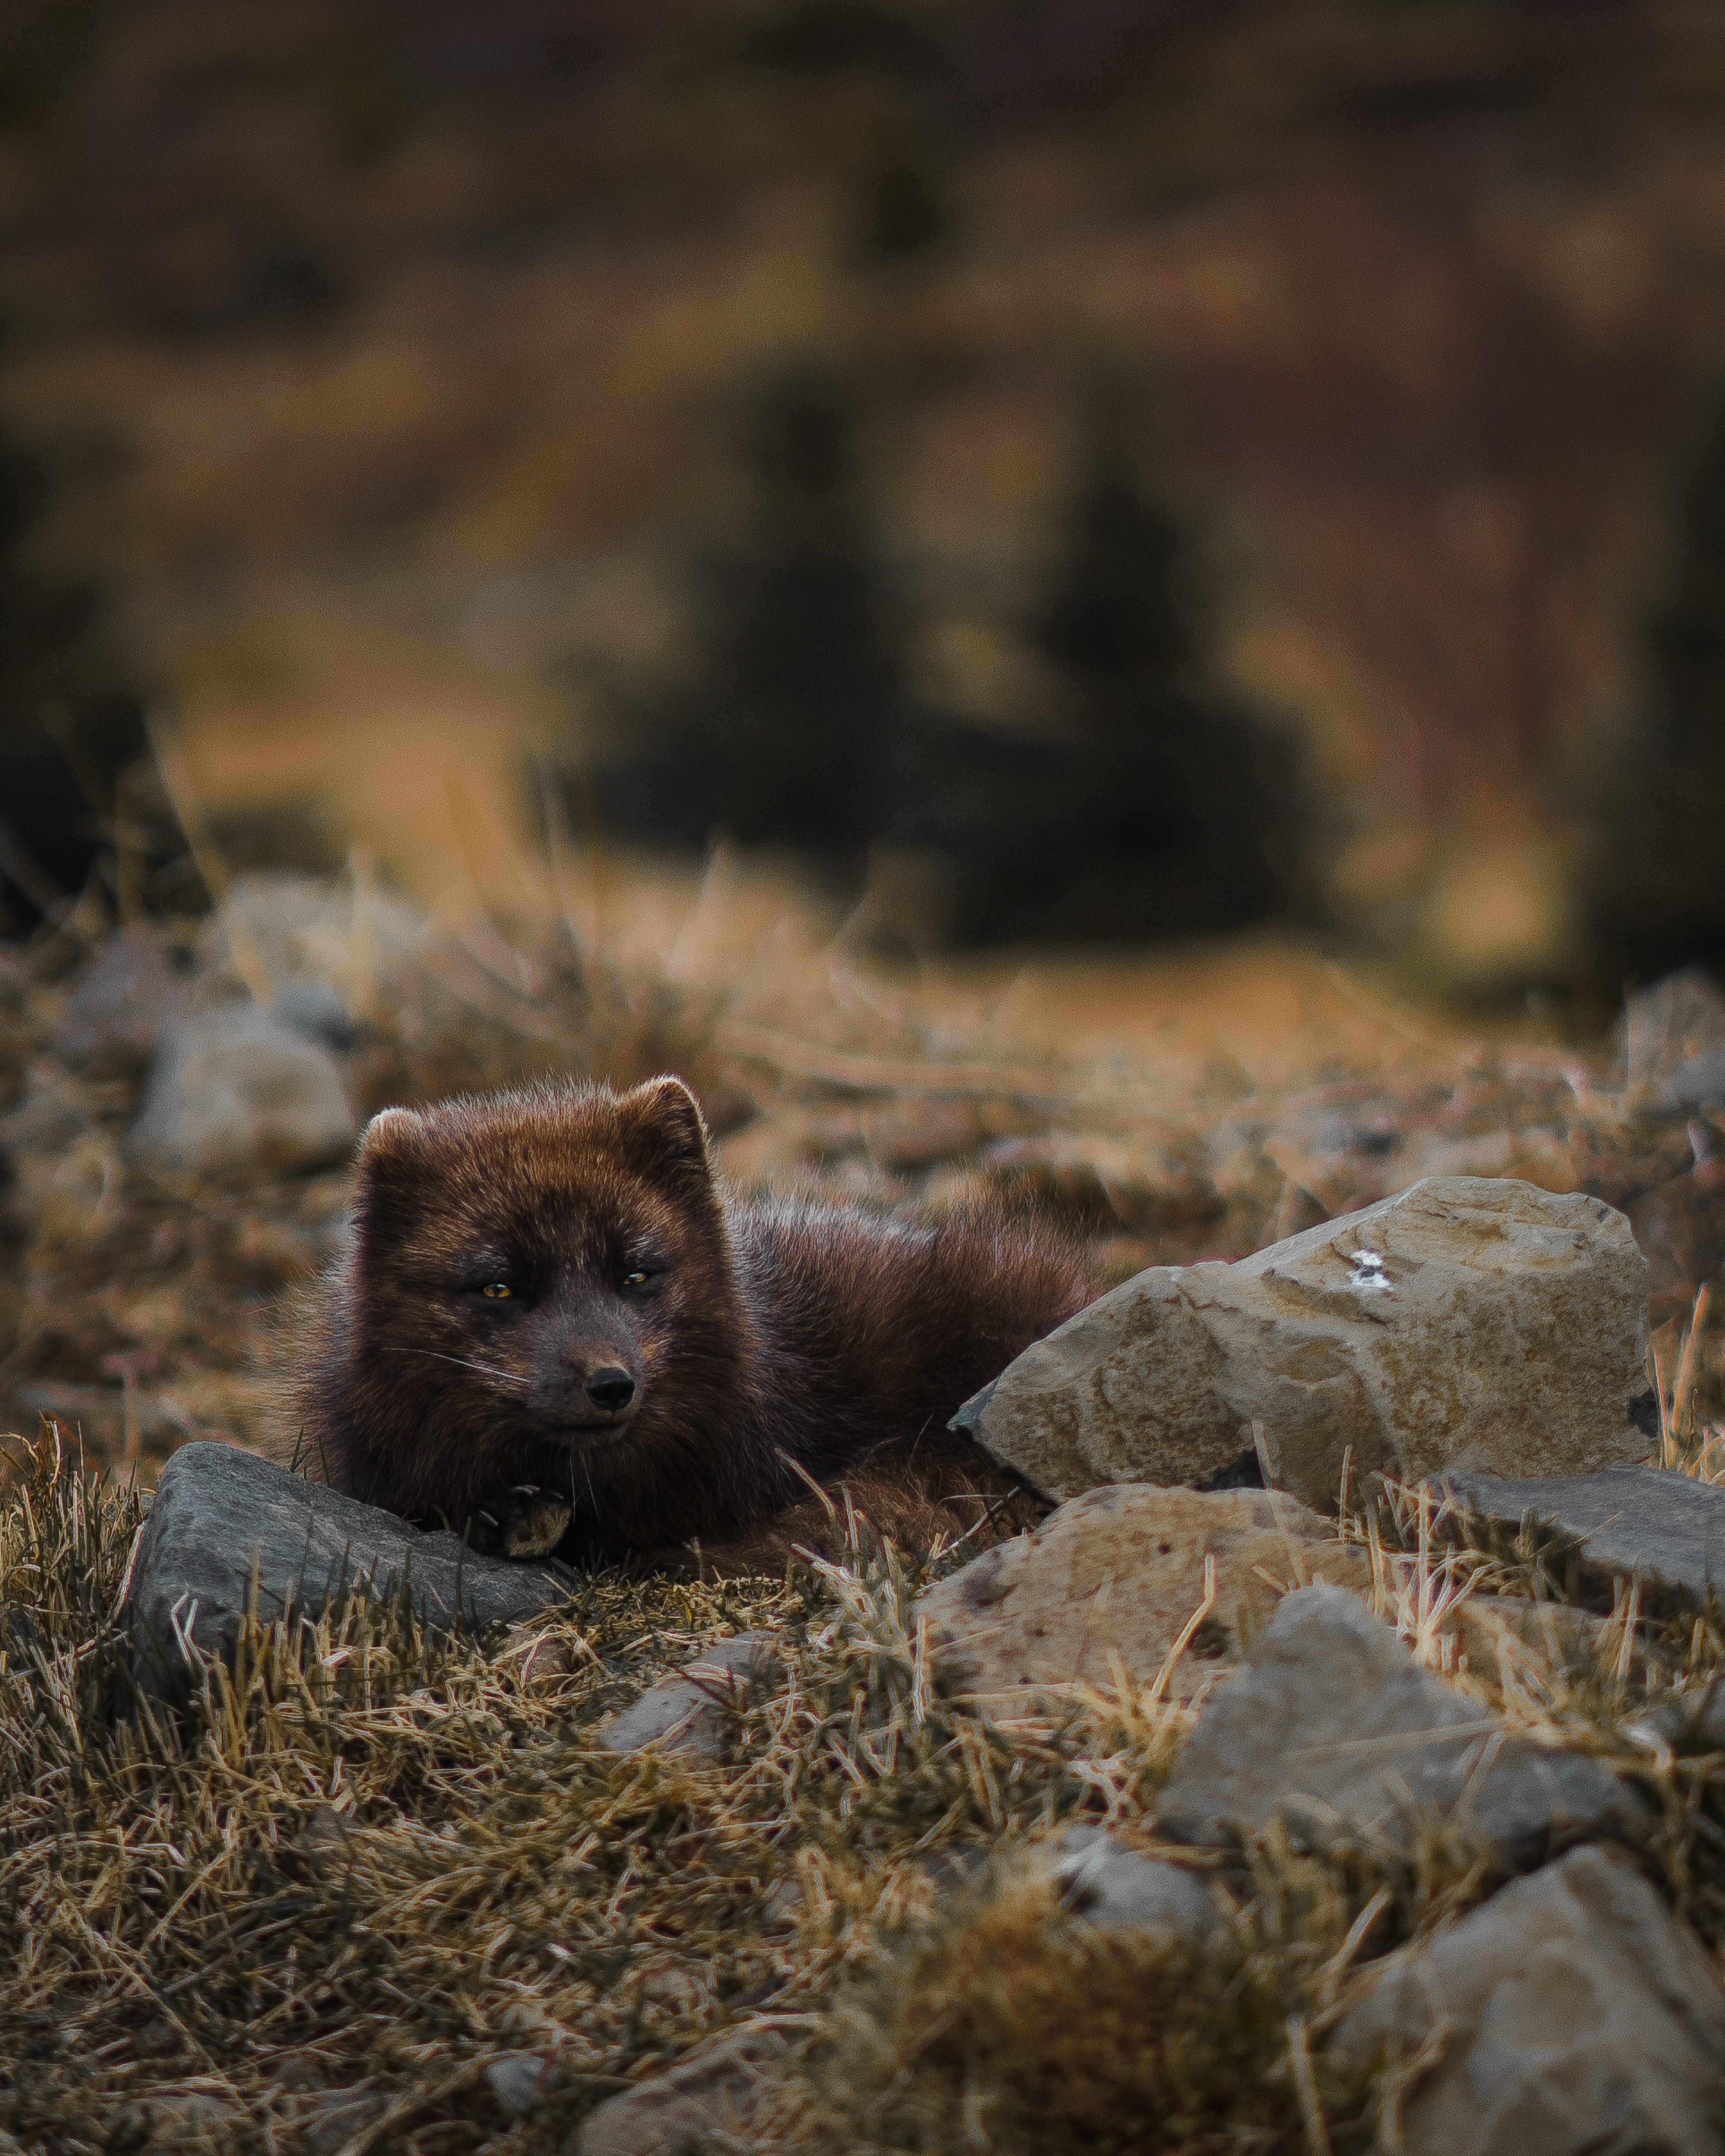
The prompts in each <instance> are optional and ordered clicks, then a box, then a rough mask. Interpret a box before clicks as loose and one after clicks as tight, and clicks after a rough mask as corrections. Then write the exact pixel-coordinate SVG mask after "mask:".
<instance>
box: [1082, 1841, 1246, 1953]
mask: <svg viewBox="0 0 1725 2156" xmlns="http://www.w3.org/2000/svg"><path fill="white" fill-rule="evenodd" d="M1058 1847H1059V1849H1060V1852H1061V1855H1060V1862H1059V1863H1058V1864H1057V1865H1056V1866H1055V1872H1054V1876H1055V1882H1056V1884H1057V1885H1058V1886H1059V1888H1060V1899H1061V1900H1062V1901H1063V1902H1065V1905H1066V1907H1068V1908H1069V1909H1070V1910H1071V1911H1072V1912H1074V1914H1075V1915H1077V1916H1081V1917H1083V1918H1084V1919H1085V1920H1086V1922H1088V1923H1091V1924H1095V1925H1096V1926H1098V1927H1099V1928H1101V1929H1102V1930H1104V1931H1155V1932H1170V1933H1175V1934H1177V1935H1178V1937H1179V1938H1187V1939H1204V1938H1209V1937H1211V1935H1212V1934H1213V1933H1214V1932H1216V1931H1217V1930H1218V1929H1219V1927H1220V1926H1221V1925H1222V1923H1223V1922H1224V1921H1225V1919H1224V1916H1223V1913H1222V1911H1221V1909H1220V1908H1219V1907H1218V1905H1217V1902H1216V1897H1215V1896H1214V1893H1213V1892H1211V1890H1210V1888H1209V1886H1208V1884H1207V1883H1206V1882H1205V1881H1204V1880H1202V1879H1200V1878H1199V1876H1197V1874H1196V1873H1195V1872H1191V1871H1183V1870H1182V1869H1181V1868H1180V1866H1178V1864H1168V1863H1164V1862H1162V1861H1159V1860H1158V1859H1157V1858H1156V1857H1153V1856H1138V1855H1137V1852H1136V1851H1132V1850H1130V1849H1123V1848H1122V1846H1121V1845H1120V1844H1119V1843H1118V1842H1117V1841H1112V1840H1110V1839H1109V1837H1108V1835H1107V1833H1106V1830H1105V1829H1103V1828H1101V1827H1099V1826H1075V1827H1073V1828H1072V1829H1071V1830H1070V1831H1069V1832H1068V1833H1066V1834H1065V1835H1062V1836H1061V1837H1060V1842H1059V1844H1058Z"/></svg>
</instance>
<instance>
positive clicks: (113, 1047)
mask: <svg viewBox="0 0 1725 2156" xmlns="http://www.w3.org/2000/svg"><path fill="white" fill-rule="evenodd" d="M186 1009H187V996H186V991H185V988H183V987H182V984H181V983H179V982H178V981H177V980H176V979H175V978H174V976H173V973H172V971H171V969H170V968H169V966H168V962H167V959H166V958H165V957H163V956H162V947H161V945H160V944H158V943H157V941H156V939H155V937H153V936H151V933H150V932H149V931H148V929H146V928H142V927H131V928H126V929H122V930H121V932H120V934H119V935H117V936H116V937H115V938H114V940H113V942H110V944H109V945H108V947H107V948H106V949H105V951H104V952H102V954H101V956H100V957H99V958H98V959H97V960H96V961H95V964H94V965H92V966H91V967H90V969H89V971H88V972H87V973H85V976H84V978H83V979H82V980H81V981H80V983H78V986H77V988H75V989H74V991H73V994H72V999H71V1001H70V1002H69V1004H67V1006H66V1013H65V1016H64V1018H63V1019H61V1020H60V1023H59V1028H58V1029H57V1030H56V1032H55V1034H54V1039H53V1040H52V1041H51V1043H50V1044H49V1045H50V1046H51V1047H52V1049H53V1050H54V1054H55V1055H56V1056H58V1057H59V1060H60V1061H61V1062H62V1063H68V1064H70V1065H72V1066H73V1068H74V1070H87V1071H89V1072H90V1074H91V1075H92V1076H95V1077H100V1078H108V1077H126V1078H130V1077H135V1076H136V1075H138V1074H139V1073H140V1072H141V1071H142V1070H143V1069H144V1068H145V1066H146V1065H147V1064H148V1062H149V1060H150V1058H151V1055H154V1054H155V1052H156V1044H157V1040H158V1039H160V1038H161V1037H162V1034H163V1033H164V1032H165V1031H166V1030H167V1028H168V1027H170V1026H172V1025H173V1024H175V1023H176V1022H177V1021H178V1020H179V1019H182V1018H183V1017H184V1016H185V1014H186Z"/></svg>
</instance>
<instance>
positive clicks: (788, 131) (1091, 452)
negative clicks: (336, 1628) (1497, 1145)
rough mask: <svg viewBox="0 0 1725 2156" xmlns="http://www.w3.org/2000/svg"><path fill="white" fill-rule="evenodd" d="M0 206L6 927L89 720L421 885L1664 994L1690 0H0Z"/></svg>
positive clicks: (1697, 726) (110, 784)
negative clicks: (819, 900) (628, 881)
mask: <svg viewBox="0 0 1725 2156" xmlns="http://www.w3.org/2000/svg"><path fill="white" fill-rule="evenodd" d="M0 217H3V225H4V234H5V244H4V250H3V268H0V310H3V323H4V329H5V335H6V347H5V362H4V367H3V372H0V416H3V421H4V426H5V429H6V444H7V446H6V449H5V459H4V469H3V471H0V547H3V550H4V551H3V555H0V729H3V731H0V758H9V759H10V761H9V762H0V816H3V818H4V819H5V829H4V831H3V832H0V839H3V841H4V851H3V858H0V875H4V876H5V877H6V879H7V885H6V887H7V891H8V893H9V898H8V904H9V906H10V908H11V913H10V916H9V920H10V926H11V932H13V933H16V934H23V933H27V932H28V931H29V928H30V926H31V922H32V921H33V918H34V917H35V916H38V915H39V914H41V912H42V911H44V908H49V909H51V908H52V906H54V905H55V904H57V903H64V902H66V901H68V900H69V898H71V897H75V896H76V885H77V881H78V877H79V875H80V873H81V872H82V870H80V862H82V861H85V859H86V857H85V855H80V853H79V850H78V846H79V844H80V843H86V844H93V843H94V842H95V841H94V839H93V836H92V833H93V831H94V829H95V826H96V825H100V824H102V823H103V819H107V820H106V825H105V838H106V841H107V842H108V844H109V847H110V854H111V852H112V850H113V848H112V841H113V837H114V832H115V830H116V829H120V830H121V838H122V843H121V848H120V851H121V855H122V857H123V856H124V855H125V854H126V844H127V843H130V842H129V841H127V840H126V836H125V834H126V832H127V831H131V830H136V831H141V830H142V829H143V825H144V824H146V823H147V820H148V815H147V810H148V801H147V798H146V797H147V796H148V793H149V788H148V787H147V785H146V784H144V782H143V781H141V780H138V781H136V784H137V786H138V787H139V788H141V791H139V792H137V793H136V804H135V813H134V810H133V809H129V808H128V806H127V801H128V798H131V797H128V796H127V794H126V784H127V783H132V782H127V781H126V779H125V773H126V770H127V769H128V768H129V767H130V766H129V764H128V759H129V758H130V759H134V760H135V759H136V757H138V756H139V755H140V754H141V753H144V752H146V747H147V745H146V744H145V745H144V747H141V743H143V736H142V734H141V731H140V723H141V715H142V714H144V713H146V711H147V712H148V713H150V714H151V715H153V718H154V721H155V724H156V726H157V736H158V738H159V739H160V738H164V737H169V736H171V737H172V738H174V739H175V740H177V741H181V742H183V747H184V759H183V772H182V784H183V785H184V786H189V787H191V788H194V789H195V791H196V793H197V796H198V799H199V801H200V802H201V803H202V804H203V809H204V811H205V813H206V814H207V816H208V819H209V823H210V826H211V830H212V834H213V839H214V840H215V842H216V843H217V844H218V845H219V846H220V847H221V848H222V849H223V850H224V851H225V852H226V854H227V855H228V856H229V857H231V859H232V860H234V861H235V862H236V863H239V864H240V865H244V864H246V863H248V862H256V861H264V862H268V861H273V860H281V861H287V862H298V863H301V864H309V865H318V864H319V863H320V862H322V861H327V862H329V863H331V864H334V863H338V862H339V861H341V860H342V859H344V858H345V857H346V855H347V851H348V849H349V848H350V846H352V844H354V843H356V842H357V843H359V844H362V845H363V846H365V847H367V848H368V849H370V850H372V853H373V854H374V855H375V856H376V857H377V860H378V862H379V864H380V865H381V867H382V870H383V871H384V872H385V873H386V874H387V875H390V876H393V877H394V878H395V879H396V880H398V881H399V882H400V883H402V884H403V885H404V886H405V887H407V888H408V890H410V891H413V892H414V893H415V894H416V895H418V896H439V895H441V894H444V893H453V894H456V895H457V896H458V897H459V898H461V900H462V902H470V900H471V898H472V897H473V896H475V894H477V895H478V896H480V898H482V899H483V900H485V902H487V903H489V904H492V905H501V904H508V903H513V902H516V901H517V900H518V899H519V898H520V897H521V896H523V895H525V894H526V892H527V891H529V890H530V888H531V887H535V879H536V878H537V877H539V876H540V875H541V874H542V864H543V862H544V861H545V860H546V858H547V853H548V852H551V853H555V852H556V850H557V849H558V848H559V847H565V846H566V847H567V848H570V849H576V848H585V849H586V850H588V853H589V854H591V853H592V851H593V850H594V848H595V847H598V848H603V849H604V850H607V851H608V853H609V854H611V855H613V856H614V857H615V858H616V859H618V860H620V861H623V862H625V863H627V862H630V861H635V860H643V861H649V862H660V863H663V864H666V865H668V870H669V872H672V873H680V872H681V868H680V865H686V864H689V863H692V862H693V861H695V860H697V859H698V857H699V856H700V855H701V851H702V850H703V848H704V847H705V846H706V844H707V843H708V841H709V839H711V838H712V837H715V836H716V837H721V838H726V839H730V840H732V841H733V842H735V843H737V844H739V845H740V846H742V849H743V850H744V854H745V858H746V859H751V858H755V857H758V858H759V859H760V860H762V861H763V862H766V863H768V864H770V865H772V866H773V868H774V869H775V870H778V869H788V870H789V871H790V872H791V873H792V874H793V875H803V876H807V877H809V878H810V879H812V880H814V884H815V885H816V887H818V888H819V890H821V891H823V892H824V893H825V894H826V895H827V896H828V897H829V900H830V901H832V902H834V903H835V904H839V905H841V906H849V905H850V904H852V903H853V902H854V901H856V900H857V899H858V898H859V897H860V898H861V899H862V901H863V904H864V909H865V921H866V922H867V923H868V925H869V929H870V933H871V934H872V935H873V937H874V939H875V943H876V945H877V947H878V948H879V949H880V951H882V952H884V953H886V954H887V955H889V956H895V955H899V954H901V953H904V952H916V951H918V950H922V949H924V948H934V949H937V950H942V949H944V950H947V951H957V950H972V949H978V950H984V951H986V950H987V949H988V948H989V947H992V946H996V945H1002V944H1004V945H1006V946H1009V947H1012V948H1013V949H1014V950H1016V949H1018V948H1019V947H1022V946H1025V945H1042V946H1045V947H1055V948H1059V949H1064V950H1068V951H1075V950H1076V951H1083V950H1087V949H1090V948H1091V947H1094V946H1096V945H1097V944H1098V943H1103V944H1107V945H1111V946H1117V947H1119V946H1123V947H1126V948H1127V949H1128V950H1136V949H1138V948H1140V947H1147V946H1149V945H1152V944H1153V943H1155V942H1158V941H1163V942H1166V940H1167V939H1168V938H1169V937H1177V938H1185V939H1189V938H1191V937H1205V936H1210V935H1217V934H1224V933H1226V934H1239V933H1242V932H1249V933H1261V932H1264V931H1265V930H1266V927H1268V928H1270V929H1276V930H1280V931H1282V932H1286V933H1290V934H1292V935H1295V936H1300V937H1307V939H1312V938H1316V939H1317V940H1318V941H1319V942H1320V943H1327V945H1329V946H1331V947H1335V948H1337V949H1340V950H1343V951H1345V952H1349V953H1351V954H1353V955H1355V956H1357V957H1359V958H1361V959H1362V960H1366V959H1371V960H1375V961H1377V962H1380V963H1381V964H1383V965H1384V966H1385V967H1386V968H1391V969H1393V972H1394V976H1395V978H1398V979H1399V981H1400V982H1402V983H1404V985H1407V986H1409V988H1412V989H1413V990H1414V991H1416V992H1418V993H1421V994H1424V995H1425V996H1427V997H1428V998H1447V999H1449V1000H1450V1001H1451V1002H1452V1003H1453V1002H1455V1001H1457V1000H1458V999H1459V1000H1461V1001H1462V1002H1466V1003H1467V1004H1470V1005H1471V1007H1473V1008H1474V1009H1485V1008H1488V1007H1496V1008H1497V1009H1502V1010H1507V1009H1522V1007H1523V1006H1524V1005H1525V1004H1526V1003H1527V998H1530V997H1532V998H1533V999H1534V1008H1535V1009H1536V1010H1537V1011H1538V1012H1539V1013H1542V1014H1544V1016H1545V1018H1546V1019H1547V1020H1548V1022H1549V1023H1551V1024H1554V1025H1558V1026H1561V1027H1565V1028H1573V1029H1584V1028H1585V1027H1586V1026H1587V1025H1588V1024H1591V1023H1594V1022H1595V1020H1596V1019H1599V1017H1602V1016H1603V1015H1604V1014H1605V1013H1606V1011H1607V1010H1608V1009H1609V1007H1610V1006H1612V1005H1614V1004H1615V1000H1616V998H1617V995H1618V993H1619V991H1620V986H1621V983H1622V982H1623V981H1624V979H1625V978H1649V977H1651V975H1652V974H1653V973H1656V972H1659V971H1661V970H1664V969H1665V968H1667V967H1669V966H1671V965H1672V964H1675V963H1679V962H1683V961H1685V960H1686V959H1691V958H1701V959H1703V960H1705V959H1709V958H1712V957H1717V955H1718V953H1719V949H1720V947H1721V945H1722V944H1725V865H1722V860H1721V856H1720V850H1719V847H1718V845H1717V833H1718V831H1719V829H1720V827H1721V819H1722V818H1725V417H1722V412H1725V408H1722V406H1721V405H1720V403H1719V401H1718V398H1717V393H1716V392H1715V391H1714V390H1713V388H1712V386H1711V384H1712V369H1713V368H1714V367H1715V366H1716V365H1717V362H1718V360H1719V358H1720V356H1721V352H1722V350H1725V276H1722V270H1725V9H1722V8H1719V7H1717V6H1708V5H1704V4H1696V5H1680V4H1658V5H1653V4H1650V5H1645V6H1643V5H1635V4H1630V0H1617V4H1609V5H1607V4H1589V0H1562V4H1556V0H1550V3H1549V4H1548V3H1547V0H1513V3H1512V0H1498V4H1495V5H1492V4H1474V5H1468V4H1439V3H1438V0H1426V4H1414V0H1403V3H1402V4H1389V0H1379V3H1378V4H1366V0H1356V4H1352V5H1349V4H1343V0H1333V4H1323V0H1137V4H1127V3H1126V0H700V3H698V0H630V4H628V5H624V4H620V0H562V4H561V5H553V4H551V0H487V4H486V5H485V6H484V7H480V6H479V5H477V4H475V0H417V4H413V5H408V4H407V0H341V4H336V0H271V4H269V5H264V4H260V3H259V4H254V0H131V4H129V5H127V6H125V7H121V6H119V5H117V4H110V0H5V5H4V7H3V9H0ZM56 760H57V761H56ZM67 773H70V778H68V777H67ZM57 788H58V789H59V790H58V791H57V790H56V789H57ZM67 803H72V804H73V805H71V806H68V805H67ZM79 804H81V805H79ZM128 815H132V817H133V822H132V824H127V822H126V819H127V817H128ZM56 819H59V820H58V822H57V821H56ZM61 824H70V825H74V826H76V827H77V828H76V830H75V831H74V833H73V836H72V838H71V839H66V838H65V836H64V833H63V832H62V831H61V829H60V825H61ZM80 834H81V838H80ZM134 851H135V854H136V865H135V868H134V870H133V871H132V872H131V882H130V884H127V885H126V888H125V889H118V888H116V890H115V891H113V892H112V893H111V894H110V896H112V897H113V901H114V903H115V905H116V908H117V909H118V910H120V911H125V910H126V907H127V906H150V905H160V906H170V905H172V904H173V903H174V902H176V901H175V897H174V893H173V891H172V889H170V888H168V886H167V885H166V884H162V885H160V886H159V887H157V886H156V885H151V882H150V876H151V875H152V874H157V872H158V869H159V867H160V865H159V864H158V868H157V869H152V867H151V860H152V859H153V856H152V855H151V847H150V843H149V842H148V841H147V840H146V838H144V837H142V836H138V837H137V838H136V846H135V848H134ZM171 851H172V850H171V849H166V850H163V852H162V858H163V860H166V859H167V853H168V852H171ZM86 865H87V863H86ZM160 874H162V875H166V874H167V870H165V869H161V870H160ZM109 880H110V884H112V883H114V882H115V875H114V872H113V871H112V870H111V869H110V871H109ZM119 881H120V883H121V884H126V871H125V870H124V866H123V860H122V870H121V875H120V877H119ZM187 902H189V901H187ZM1087 978H1088V977H1087ZM1099 993H1106V991H1105V990H1104V991H1099Z"/></svg>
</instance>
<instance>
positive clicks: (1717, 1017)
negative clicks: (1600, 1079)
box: [1617, 966, 1725, 1114]
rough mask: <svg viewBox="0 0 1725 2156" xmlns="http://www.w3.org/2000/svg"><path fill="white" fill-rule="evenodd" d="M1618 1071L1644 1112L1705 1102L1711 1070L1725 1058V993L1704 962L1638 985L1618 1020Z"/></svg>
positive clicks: (1624, 1084) (1676, 1108)
mask: <svg viewBox="0 0 1725 2156" xmlns="http://www.w3.org/2000/svg"><path fill="white" fill-rule="evenodd" d="M1617 1056H1618V1075H1619V1076H1620V1079H1621V1080H1622V1082H1623V1086H1624V1088H1625V1091H1627V1092H1629V1093H1631V1094H1635V1095H1640V1096H1641V1100H1640V1104H1639V1105H1640V1106H1641V1109H1642V1112H1644V1113H1645V1112H1647V1111H1649V1110H1651V1111H1652V1112H1654V1113H1655V1114H1657V1113H1660V1112H1661V1111H1663V1112H1666V1113H1675V1112H1677V1111H1678V1110H1679V1109H1680V1107H1681V1105H1682V1104H1683V1102H1684V1101H1685V1100H1688V1101H1692V1102H1693V1104H1694V1105H1696V1106H1704V1105H1706V1102H1707V1096H1708V1092H1709V1088H1710V1086H1711V1083H1712V1080H1711V1075H1709V1074H1710V1072H1711V1071H1712V1070H1717V1068H1718V1066H1719V1065H1720V1063H1721V1061H1722V1060H1725V995H1722V994H1721V993H1720V991H1719V985H1718V983H1717V981H1715V980H1714V979H1713V978H1712V975H1711V974H1710V973H1706V972H1705V971H1704V970H1703V969H1702V968H1701V967H1699V966H1689V967H1686V968H1684V969H1683V970H1682V971H1681V973H1667V974H1666V977H1665V978H1664V979H1663V980H1662V981H1656V982H1655V983H1653V985H1652V986H1651V988H1641V989H1638V990H1637V991H1636V993H1635V994H1634V995H1632V996H1631V997H1630V998H1629V1000H1628V1002H1627V1003H1626V1004H1625V1005H1624V1011H1623V1016H1622V1018H1621V1019H1620V1020H1619V1021H1618V1026H1617Z"/></svg>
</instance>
